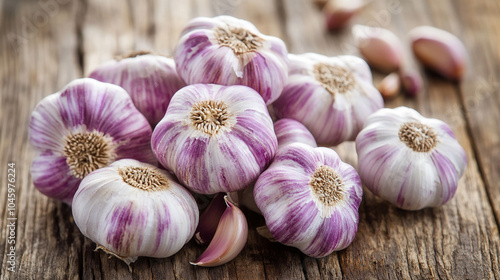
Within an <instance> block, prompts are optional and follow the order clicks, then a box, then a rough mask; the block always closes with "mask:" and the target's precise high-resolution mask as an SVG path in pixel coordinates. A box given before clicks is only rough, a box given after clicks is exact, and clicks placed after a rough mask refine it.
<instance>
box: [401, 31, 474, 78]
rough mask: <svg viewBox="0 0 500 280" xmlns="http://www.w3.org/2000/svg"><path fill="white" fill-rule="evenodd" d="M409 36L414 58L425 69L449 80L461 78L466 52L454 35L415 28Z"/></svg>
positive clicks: (464, 67) (463, 72) (464, 69)
mask: <svg viewBox="0 0 500 280" xmlns="http://www.w3.org/2000/svg"><path fill="white" fill-rule="evenodd" d="M409 35H410V38H411V42H412V48H413V52H414V53H415V56H416V57H417V59H418V60H420V62H422V63H423V64H424V65H425V66H426V67H427V68H429V69H431V70H433V71H435V72H437V73H438V74H440V75H441V76H443V77H445V78H448V79H450V80H454V81H459V80H461V79H462V78H463V76H464V75H465V71H466V60H467V50H466V49H465V46H464V45H463V43H462V42H461V41H460V39H458V38H457V37H456V36H455V35H453V34H451V33H449V32H447V31H444V30H441V29H438V28H435V27H431V26H420V27H416V28H414V29H412V30H411V31H410V33H409Z"/></svg>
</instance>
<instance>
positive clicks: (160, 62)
mask: <svg viewBox="0 0 500 280" xmlns="http://www.w3.org/2000/svg"><path fill="white" fill-rule="evenodd" d="M89 77H90V78H93V79H96V80H99V81H102V82H106V83H112V84H115V85H119V86H121V87H123V88H124V89H125V90H126V91H127V92H128V93H129V94H130V97H131V98H132V101H133V102H134V105H135V106H136V107H137V109H138V110H139V111H140V112H141V113H142V114H143V115H144V116H145V117H146V119H147V120H148V121H149V123H150V124H151V126H152V127H154V126H155V125H156V124H157V123H158V122H159V121H160V120H161V118H163V115H165V112H166V111H167V107H168V103H169V102H170V99H171V98H172V96H173V95H174V93H176V92H177V91H178V90H179V89H180V88H182V87H183V86H185V84H184V82H183V81H182V80H181V78H180V77H179V76H178V75H177V72H176V70H175V63H174V60H173V59H172V58H167V57H164V56H159V55H152V54H149V53H148V52H133V53H131V54H129V55H128V56H125V57H122V58H120V59H117V60H112V61H109V62H107V63H105V64H103V65H101V66H99V67H98V68H97V69H95V70H94V71H93V72H92V73H90V75H89Z"/></svg>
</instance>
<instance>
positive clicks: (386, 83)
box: [377, 72, 401, 100]
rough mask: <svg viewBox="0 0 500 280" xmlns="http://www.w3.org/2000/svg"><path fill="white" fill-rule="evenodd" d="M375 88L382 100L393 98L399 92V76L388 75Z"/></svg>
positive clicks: (395, 74)
mask: <svg viewBox="0 0 500 280" xmlns="http://www.w3.org/2000/svg"><path fill="white" fill-rule="evenodd" d="M377 88H378V90H379V91H380V94H382V97H384V99H386V100H388V99H391V98H394V97H395V96H396V95H398V94H399V90H400V89H401V79H400V78H399V74H398V73H396V72H394V73H391V74H389V75H388V76H386V77H385V78H384V79H382V81H381V82H380V83H379V84H378V87H377Z"/></svg>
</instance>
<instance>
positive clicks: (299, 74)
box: [273, 53, 384, 146]
mask: <svg viewBox="0 0 500 280" xmlns="http://www.w3.org/2000/svg"><path fill="white" fill-rule="evenodd" d="M290 70H291V71H290V76H289V79H288V83H287V84H286V86H285V88H284V89H283V92H282V94H281V96H280V98H278V100H276V102H274V104H273V106H274V111H275V113H276V116H277V117H278V118H289V119H294V120H297V121H299V122H300V123H302V124H303V125H304V126H305V127H306V128H307V129H308V130H309V131H310V132H311V134H312V135H313V136H314V138H315V140H316V142H317V143H318V144H319V145H330V146H335V145H338V144H340V143H342V142H343V141H350V140H354V139H355V138H356V135H357V134H358V132H359V131H360V130H361V129H362V128H363V123H364V120H365V119H366V118H367V117H368V116H369V115H370V114H371V113H373V112H375V111H377V110H378V109H380V108H382V107H383V106H384V100H383V98H382V96H381V95H380V92H379V91H378V90H377V89H376V88H375V87H374V86H373V81H372V76H371V74H370V73H369V72H370V70H369V67H368V65H367V64H366V62H365V61H363V60H362V59H361V58H359V57H355V56H350V55H344V56H338V57H326V56H323V55H319V54H314V53H306V54H301V55H291V56H290Z"/></svg>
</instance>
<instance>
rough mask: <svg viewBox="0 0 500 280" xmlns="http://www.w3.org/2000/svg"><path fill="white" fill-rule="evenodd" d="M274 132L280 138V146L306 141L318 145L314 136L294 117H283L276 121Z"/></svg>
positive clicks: (308, 143) (313, 145) (305, 142)
mask: <svg viewBox="0 0 500 280" xmlns="http://www.w3.org/2000/svg"><path fill="white" fill-rule="evenodd" d="M274 132H275V133H276V137H277V138H278V148H279V147H283V146H286V145H288V144H292V143H304V144H307V145H309V146H311V147H317V146H318V145H317V144H316V140H314V136H313V135H312V134H311V132H309V130H307V128H306V127H305V126H304V125H303V124H301V123H300V122H298V121H296V120H292V119H281V120H278V121H276V122H275V123H274Z"/></svg>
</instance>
